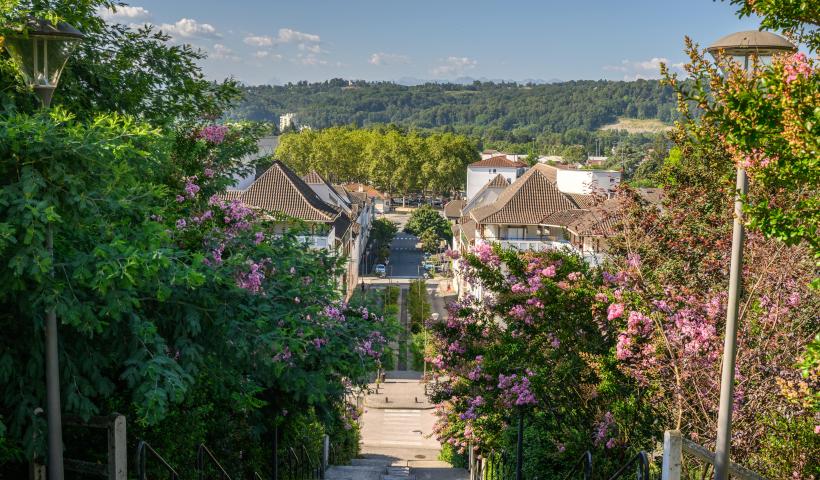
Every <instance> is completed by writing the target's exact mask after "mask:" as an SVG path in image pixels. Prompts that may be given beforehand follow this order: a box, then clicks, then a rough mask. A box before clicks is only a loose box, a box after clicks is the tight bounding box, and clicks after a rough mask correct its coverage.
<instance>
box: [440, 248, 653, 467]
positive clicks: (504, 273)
mask: <svg viewBox="0 0 820 480" xmlns="http://www.w3.org/2000/svg"><path fill="white" fill-rule="evenodd" d="M459 261H460V262H461V271H462V272H464V273H465V275H466V276H468V277H470V278H471V279H472V282H473V284H474V285H475V286H478V285H480V286H481V287H482V289H483V291H484V296H483V298H480V299H479V298H473V297H469V296H467V297H465V298H463V299H462V300H461V301H460V302H458V303H456V304H453V305H451V306H450V307H449V316H448V318H447V319H446V321H444V322H440V325H438V326H437V327H436V329H435V344H436V350H437V352H438V353H437V355H436V356H435V357H434V358H430V359H429V360H430V361H431V362H432V363H433V364H434V365H435V366H436V367H437V368H438V369H439V379H440V383H439V388H438V390H437V391H436V393H435V395H434V399H435V401H436V402H437V408H436V415H437V422H436V426H435V432H436V435H437V437H438V439H439V441H441V442H442V443H445V444H447V445H449V446H450V448H451V449H453V450H454V451H455V452H462V453H464V452H466V449H467V448H468V447H469V446H470V445H472V446H474V447H475V448H476V450H477V452H478V453H479V454H483V455H486V454H488V453H489V452H490V451H491V450H507V451H510V452H511V451H512V450H513V448H514V444H515V441H514V438H511V436H510V435H511V432H510V430H511V428H510V426H511V425H513V426H514V425H516V423H517V422H518V418H519V416H521V415H523V416H524V420H525V424H526V433H525V437H526V440H525V443H526V448H527V452H526V453H525V470H526V471H527V472H529V473H530V474H535V472H539V473H538V475H539V476H541V475H545V474H546V473H547V472H550V474H551V475H554V476H556V477H559V476H560V474H561V473H562V472H565V471H566V470H567V467H568V466H570V465H571V464H572V462H571V460H574V459H575V457H576V456H580V454H581V452H583V451H584V450H587V449H595V448H598V449H599V451H600V456H598V457H596V470H597V469H600V470H601V471H604V472H606V471H609V469H610V468H611V467H612V466H613V465H614V464H613V463H610V461H612V462H617V461H618V460H619V459H622V458H623V455H625V454H626V452H627V451H628V448H627V447H628V445H627V440H628V439H631V438H635V437H637V438H642V437H643V436H644V435H646V429H645V427H646V426H645V425H637V424H636V423H635V422H634V419H635V416H636V415H638V414H639V413H640V412H642V411H645V410H646V406H645V405H643V403H642V401H641V399H640V396H639V395H638V393H637V390H633V389H632V388H633V387H635V386H636V384H635V383H633V382H630V381H629V380H628V379H627V378H626V377H624V376H623V375H621V374H620V373H619V372H618V371H617V370H616V369H615V368H614V365H613V363H614V359H613V356H612V354H611V348H612V346H613V345H614V342H613V340H612V339H607V338H606V337H605V336H603V335H602V333H601V331H600V329H599V327H598V326H597V324H596V322H595V321H594V318H595V317H594V315H593V314H594V312H595V307H594V302H595V299H594V295H595V292H596V283H597V282H598V281H599V280H596V274H595V273H594V272H592V271H589V270H588V267H587V266H586V265H585V264H584V262H583V261H582V260H581V259H579V258H576V257H573V256H568V255H565V254H563V253H559V252H546V253H544V252H542V253H533V252H528V253H517V252H514V251H503V250H500V249H499V248H498V247H493V246H491V245H479V246H477V247H476V248H475V250H474V251H473V252H471V253H470V254H468V255H467V256H466V258H463V259H460V260H459ZM615 310H617V309H615ZM615 310H613V311H615ZM618 315H620V314H618ZM546 476H549V475H546Z"/></svg>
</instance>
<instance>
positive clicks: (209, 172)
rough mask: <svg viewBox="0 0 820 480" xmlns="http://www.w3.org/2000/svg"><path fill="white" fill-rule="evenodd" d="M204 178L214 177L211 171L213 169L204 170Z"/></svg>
mask: <svg viewBox="0 0 820 480" xmlns="http://www.w3.org/2000/svg"><path fill="white" fill-rule="evenodd" d="M205 176H206V177H208V178H213V176H214V171H213V169H210V168H206V169H205Z"/></svg>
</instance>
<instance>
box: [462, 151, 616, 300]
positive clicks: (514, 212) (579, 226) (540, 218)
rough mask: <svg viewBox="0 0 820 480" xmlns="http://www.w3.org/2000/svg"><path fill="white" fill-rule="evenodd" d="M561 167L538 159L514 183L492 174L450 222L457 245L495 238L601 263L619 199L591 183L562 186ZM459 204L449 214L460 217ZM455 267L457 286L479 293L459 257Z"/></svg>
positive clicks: (489, 241) (507, 244) (505, 243)
mask: <svg viewBox="0 0 820 480" xmlns="http://www.w3.org/2000/svg"><path fill="white" fill-rule="evenodd" d="M559 171H561V169H556V168H554V167H552V166H550V165H544V164H538V165H536V166H534V167H532V168H531V169H529V170H527V171H526V172H525V173H524V174H522V175H521V176H520V177H519V178H517V179H516V180H515V181H514V182H512V183H511V184H505V183H506V179H505V178H504V177H501V176H500V175H499V176H497V177H496V178H493V180H492V181H490V182H488V183H487V184H486V185H485V186H484V187H482V189H481V190H480V191H479V192H476V194H475V195H474V197H473V199H472V200H467V201H465V202H464V203H463V204H462V205H461V209H460V212H458V213H459V214H460V215H459V216H458V218H455V219H454V224H453V227H452V229H453V249H454V250H457V251H460V252H461V253H466V252H467V251H469V250H470V249H471V248H474V247H475V246H478V245H481V244H495V243H497V244H500V245H501V246H502V247H503V248H507V249H515V250H534V251H541V250H548V249H566V250H567V251H571V252H575V253H578V254H580V255H582V256H583V257H584V259H585V260H586V261H587V262H589V263H592V264H600V263H601V262H602V261H603V257H604V255H605V253H606V236H607V235H608V234H609V233H611V229H612V225H613V222H614V221H615V220H616V216H615V213H616V212H617V205H615V203H614V202H615V201H614V199H611V200H605V196H604V195H595V194H593V193H592V191H593V190H595V189H593V188H587V189H585V191H587V192H588V193H580V192H578V190H581V188H579V187H578V186H577V184H576V183H575V182H564V183H563V186H565V187H569V190H570V191H562V188H559V184H558V179H559V174H558V172H559ZM498 177H500V178H498ZM451 203H452V202H451ZM455 207H456V204H453V205H452V206H451V210H452V211H450V212H448V213H447V216H448V217H449V218H454V217H456V212H455V211H454V210H455ZM453 271H454V274H455V275H454V287H455V289H456V291H458V292H460V293H463V292H465V291H471V292H472V293H474V294H480V292H477V291H475V290H473V289H472V286H470V285H468V284H467V283H466V282H465V281H464V279H463V276H462V275H460V274H459V267H458V264H457V263H456V264H454V265H453Z"/></svg>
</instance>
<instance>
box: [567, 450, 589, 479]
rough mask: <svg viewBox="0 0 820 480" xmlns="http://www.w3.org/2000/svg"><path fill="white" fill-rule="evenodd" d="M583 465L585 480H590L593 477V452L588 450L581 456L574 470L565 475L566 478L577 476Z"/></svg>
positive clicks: (573, 467)
mask: <svg viewBox="0 0 820 480" xmlns="http://www.w3.org/2000/svg"><path fill="white" fill-rule="evenodd" d="M581 466H583V468H584V469H583V473H584V477H583V478H584V480H590V479H591V478H592V452H590V451H589V450H587V451H586V452H584V454H583V455H581V458H579V459H578V461H577V462H575V465H573V466H572V470H570V472H569V474H567V476H566V477H564V480H569V479H570V478H575V474H576V473H578V468H579V467H581Z"/></svg>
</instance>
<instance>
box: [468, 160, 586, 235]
mask: <svg viewBox="0 0 820 480" xmlns="http://www.w3.org/2000/svg"><path fill="white" fill-rule="evenodd" d="M574 209H577V207H576V206H575V204H574V203H573V202H572V201H571V200H570V199H569V198H568V197H567V196H566V195H564V194H563V193H561V192H560V191H559V190H558V188H557V187H556V186H555V184H554V183H552V182H550V181H549V179H547V177H545V176H544V175H543V174H542V173H541V172H540V171H538V169H530V170H528V171H527V172H526V173H524V175H522V176H521V177H519V178H518V180H516V181H515V182H514V183H513V184H512V185H510V186H509V187H507V188H506V189H505V190H504V191H503V192H501V194H500V195H499V196H498V198H497V199H496V201H495V202H493V203H492V204H490V205H485V206H482V207H478V208H475V209H473V210H471V211H470V216H471V217H472V218H473V219H475V220H476V221H477V222H479V223H485V224H486V223H512V224H522V225H538V224H539V223H540V222H541V220H542V219H544V218H546V217H547V216H548V215H550V214H552V213H554V212H558V211H561V210H574Z"/></svg>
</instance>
